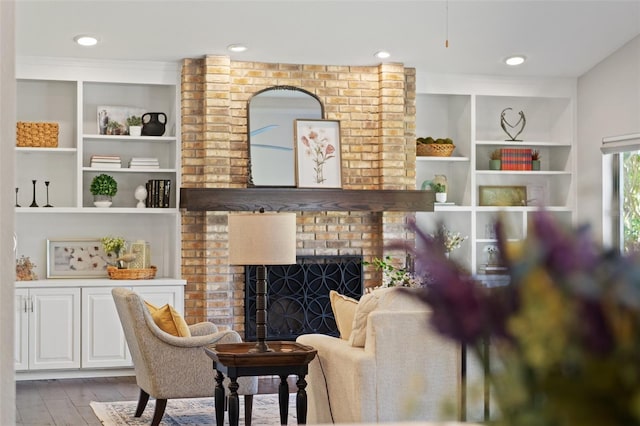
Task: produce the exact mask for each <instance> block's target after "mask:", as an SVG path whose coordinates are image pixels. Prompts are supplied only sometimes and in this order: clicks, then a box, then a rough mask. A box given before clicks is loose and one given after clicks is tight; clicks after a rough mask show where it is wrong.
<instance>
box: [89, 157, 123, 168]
mask: <svg viewBox="0 0 640 426" xmlns="http://www.w3.org/2000/svg"><path fill="white" fill-rule="evenodd" d="M91 167H96V168H101V169H119V168H120V167H122V162H121V161H120V157H119V156H117V155H92V156H91Z"/></svg>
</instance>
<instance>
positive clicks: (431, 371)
mask: <svg viewBox="0 0 640 426" xmlns="http://www.w3.org/2000/svg"><path fill="white" fill-rule="evenodd" d="M397 290H398V289H397V288H389V289H381V290H376V291H374V292H373V293H369V294H365V295H364V296H362V298H361V299H360V301H359V302H356V301H355V300H353V299H351V300H350V301H349V300H348V299H349V298H346V297H344V296H339V295H338V296H336V294H331V302H332V307H333V310H334V314H335V317H336V323H337V325H338V329H339V330H340V332H341V337H340V338H337V337H332V336H328V335H323V334H307V335H302V336H299V337H298V338H297V341H298V342H300V343H303V344H305V345H310V346H313V347H314V348H316V349H317V350H318V354H317V356H316V358H315V359H314V360H313V361H311V364H310V365H309V375H308V377H307V381H308V388H307V392H308V398H309V399H308V401H309V408H308V417H307V420H308V422H309V423H310V424H322V423H368V422H370V423H382V422H401V421H402V422H404V421H419V422H427V421H433V420H454V419H456V418H457V416H458V403H459V390H460V350H459V347H458V346H457V345H455V344H454V343H452V342H451V341H449V340H446V339H444V338H442V337H441V336H440V335H438V334H437V333H436V332H435V331H433V330H430V328H429V326H428V317H429V314H430V313H429V311H428V308H427V307H426V306H425V305H423V304H422V303H420V302H419V301H417V300H415V299H414V298H412V297H408V296H407V295H406V294H400V292H398V291H397ZM332 293H333V292H332ZM345 312H346V313H345ZM447 406H448V410H447V409H444V408H445V407H447Z"/></svg>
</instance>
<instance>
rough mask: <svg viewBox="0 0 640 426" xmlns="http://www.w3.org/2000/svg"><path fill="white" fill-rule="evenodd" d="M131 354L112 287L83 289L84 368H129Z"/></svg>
mask: <svg viewBox="0 0 640 426" xmlns="http://www.w3.org/2000/svg"><path fill="white" fill-rule="evenodd" d="M130 365H131V355H130V354H129V350H128V349H127V345H126V342H125V338H124V333H123V331H122V326H121V325H120V319H119V318H118V312H117V311H116V305H115V303H114V302H113V297H112V296H111V287H95V288H94V287H90V288H83V289H82V367H83V368H102V367H128V366H130Z"/></svg>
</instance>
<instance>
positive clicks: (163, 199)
mask: <svg viewBox="0 0 640 426" xmlns="http://www.w3.org/2000/svg"><path fill="white" fill-rule="evenodd" d="M146 188H147V199H146V201H145V206H146V207H151V208H168V207H170V205H171V179H150V180H149V181H147V183H146Z"/></svg>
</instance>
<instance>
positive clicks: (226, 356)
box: [204, 342, 317, 426]
mask: <svg viewBox="0 0 640 426" xmlns="http://www.w3.org/2000/svg"><path fill="white" fill-rule="evenodd" d="M268 345H269V348H270V349H272V351H271V352H249V351H250V350H251V349H253V348H255V346H256V345H255V343H253V342H243V343H226V344H217V345H211V346H209V347H205V348H204V351H205V352H206V354H207V355H208V356H209V358H211V359H212V360H213V368H214V369H215V370H216V371H217V374H216V389H215V393H214V398H215V407H216V425H217V426H223V423H224V397H225V391H224V387H223V386H222V381H223V380H224V374H226V375H227V376H228V377H229V379H230V380H231V382H230V383H229V392H230V394H229V426H238V420H239V418H240V408H239V405H240V401H239V399H238V392H237V391H238V381H237V379H238V377H243V376H269V375H277V376H279V377H280V386H279V387H278V404H279V406H280V424H283V425H284V424H287V417H288V416H289V386H288V385H287V377H288V376H289V375H291V374H295V375H297V376H298V381H297V383H296V385H297V386H298V393H297V395H296V414H297V416H298V424H306V423H307V391H306V387H307V382H306V381H305V380H304V378H305V376H306V375H307V372H308V367H309V362H311V360H312V359H313V358H314V357H315V356H316V353H317V350H316V349H314V348H312V347H311V346H307V345H301V344H300V343H296V342H268Z"/></svg>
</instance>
